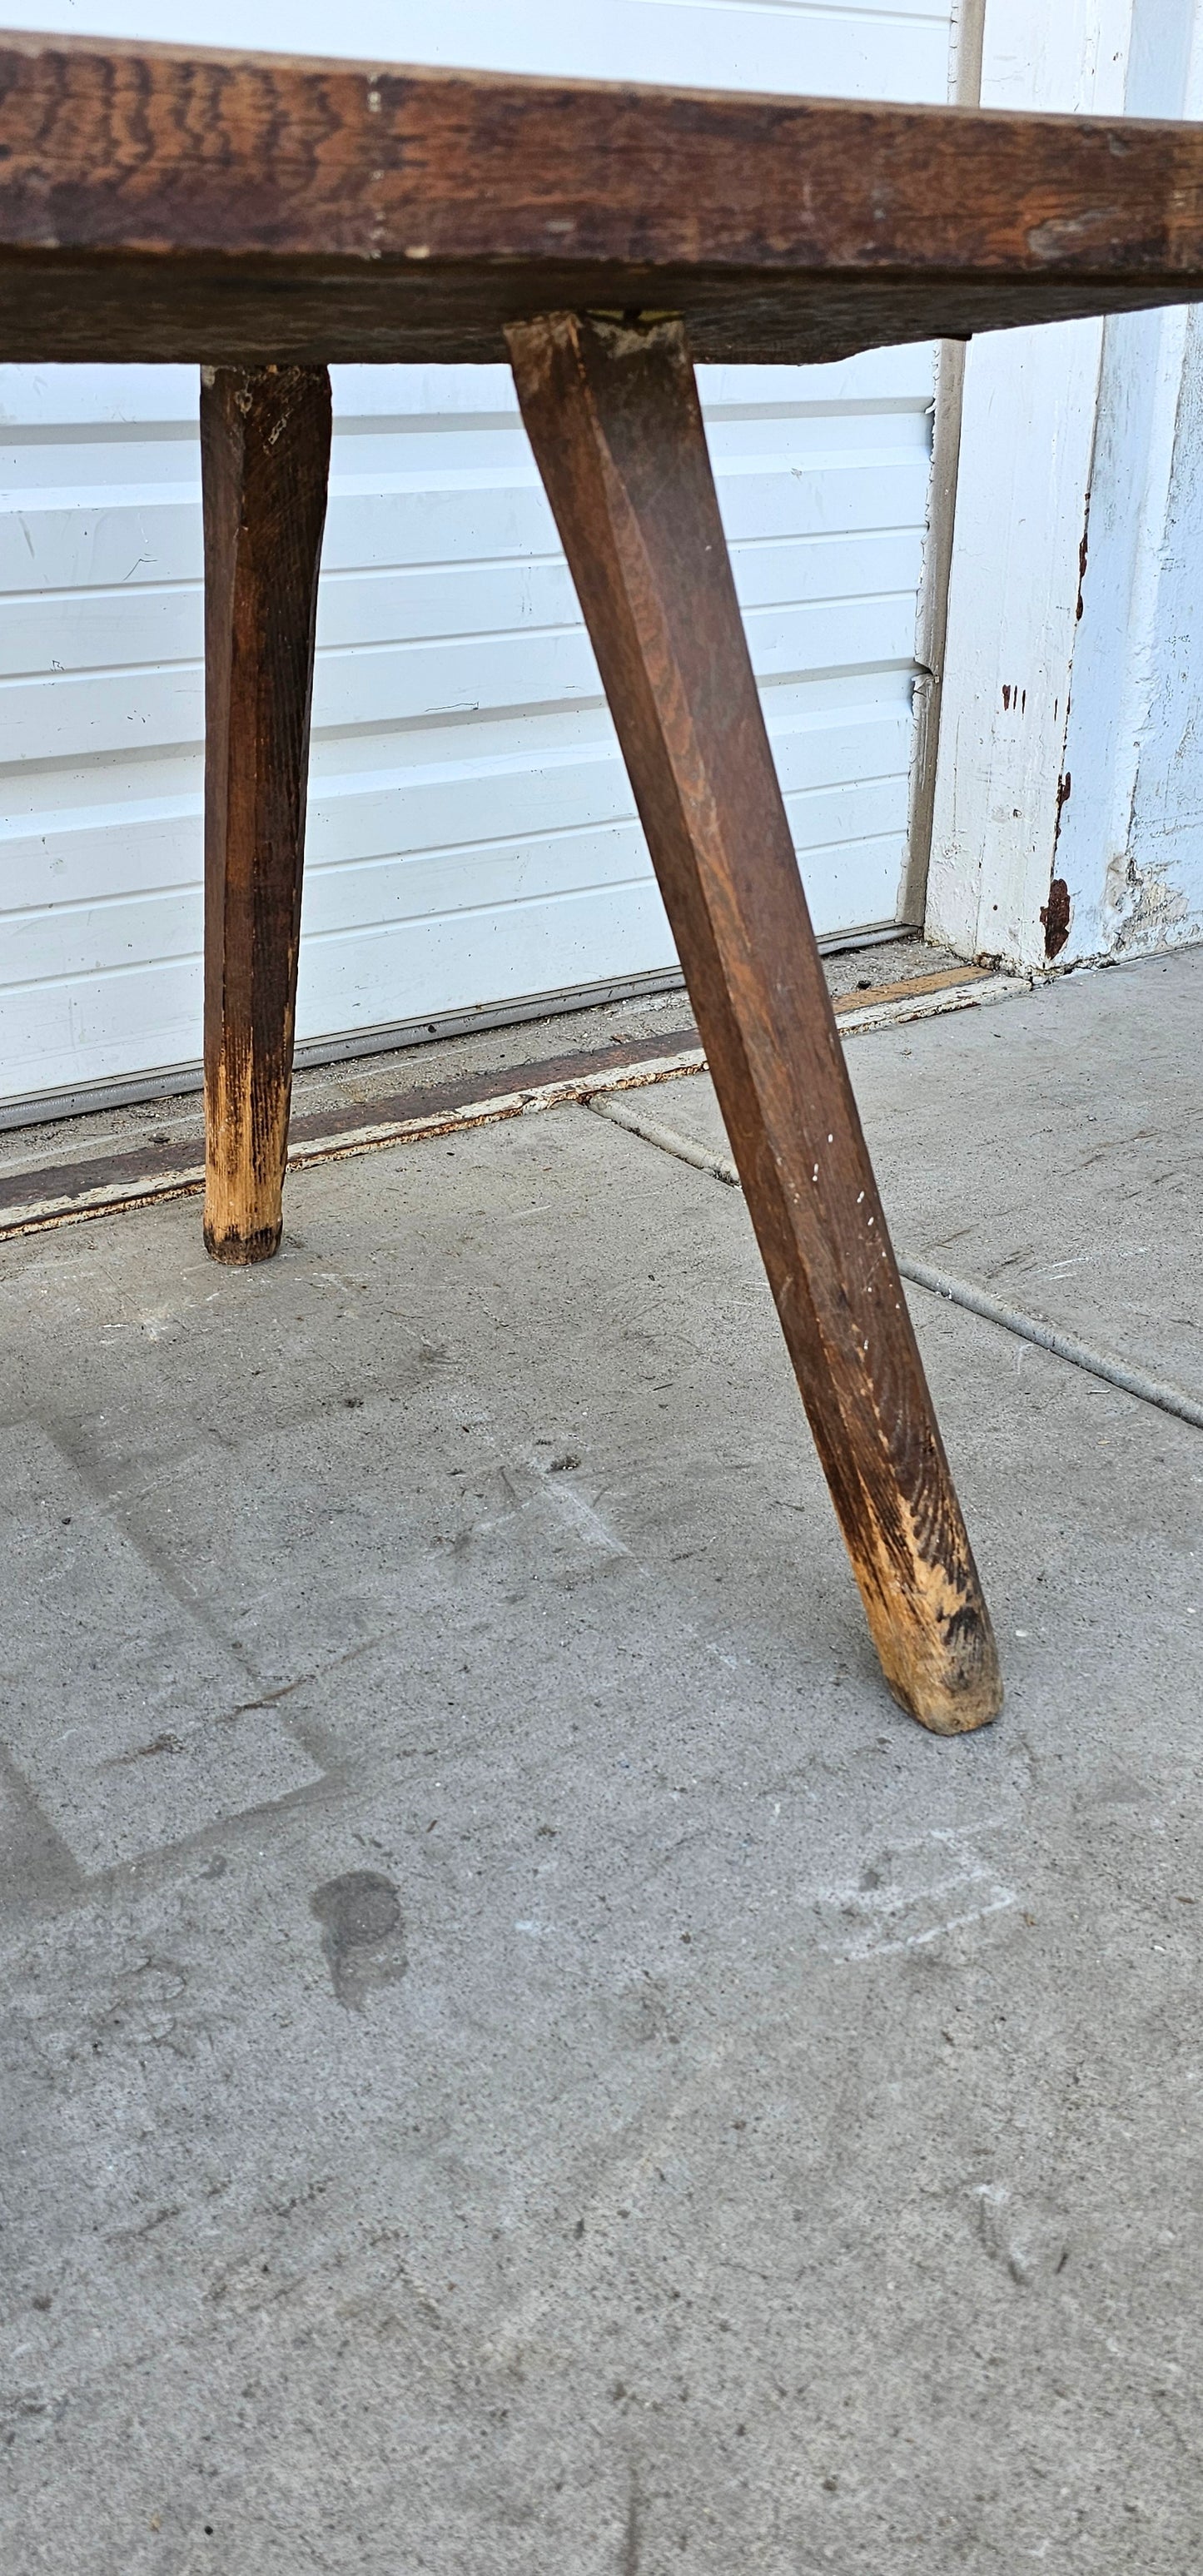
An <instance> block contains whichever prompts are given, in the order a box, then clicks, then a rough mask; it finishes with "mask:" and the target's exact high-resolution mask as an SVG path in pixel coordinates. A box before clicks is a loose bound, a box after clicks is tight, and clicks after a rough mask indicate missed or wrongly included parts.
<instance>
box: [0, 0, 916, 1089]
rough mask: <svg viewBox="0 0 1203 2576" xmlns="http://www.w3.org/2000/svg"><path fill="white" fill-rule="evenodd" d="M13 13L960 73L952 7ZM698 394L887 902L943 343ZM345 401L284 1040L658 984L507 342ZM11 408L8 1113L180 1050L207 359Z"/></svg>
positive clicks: (192, 923) (773, 718)
mask: <svg viewBox="0 0 1203 2576" xmlns="http://www.w3.org/2000/svg"><path fill="white" fill-rule="evenodd" d="M148 9H149V11H150V13H151V15H150V17H149V18H148V14H147V12H148ZM19 15H20V17H21V21H22V23H23V24H26V25H30V26H39V27H47V28H55V27H62V28H69V29H70V31H71V32H72V33H76V32H86V31H89V30H90V31H93V32H107V33H109V34H114V35H117V34H132V35H141V36H149V35H152V34H153V35H155V36H157V37H160V38H190V39H193V40H201V39H202V38H203V40H204V41H206V42H209V43H229V44H234V43H242V44H248V43H251V44H254V43H257V44H261V45H281V44H284V43H287V45H288V48H289V50H293V51H300V50H310V51H314V52H318V51H322V50H325V51H334V50H338V51H340V52H343V53H360V54H362V53H372V52H379V53H380V54H381V55H382V56H384V57H386V58H388V57H400V56H404V55H406V54H408V55H409V56H411V57H412V58H415V59H424V60H438V61H446V62H473V61H475V62H480V63H488V64H491V65H494V66H496V67H498V68H501V69H515V70H557V71H566V72H570V73H581V74H590V75H602V74H605V75H610V76H614V77H619V76H631V77H641V78H649V79H661V80H668V79H674V78H676V79H683V78H688V79H689V80H691V81H696V82H712V83H715V84H723V85H726V86H732V87H734V86H741V87H753V88H766V89H767V88H775V89H779V90H796V91H805V90H810V91H814V92H819V91H826V92H832V93H834V92H840V93H850V94H860V95H868V96H872V95H878V96H893V97H904V98H906V97H909V98H924V97H926V98H933V97H942V96H943V95H945V92H946V85H947V65H948V43H949V28H948V7H947V5H946V0H902V5H897V0H895V5H894V6H892V7H891V9H890V10H889V11H888V12H886V11H884V10H881V9H879V8H876V7H874V8H867V7H859V6H856V5H843V6H831V5H829V6H825V7H818V6H816V7H811V6H809V5H805V0H797V5H790V4H789V0H776V5H774V6H771V7H767V6H766V7H762V6H760V5H759V0H709V5H707V0H594V5H593V7H592V8H591V9H590V10H589V11H588V12H587V13H583V15H584V16H585V17H586V19H587V23H586V24H585V25H584V26H583V27H581V28H579V29H573V28H571V27H568V28H566V27H565V26H563V25H562V24H561V18H562V16H566V15H567V13H561V12H560V11H558V10H557V9H554V8H552V7H550V6H548V5H547V0H526V5H518V0H515V5H513V6H509V7H506V6H500V5H497V6H484V5H475V0H439V6H438V8H437V9H436V8H435V7H434V0H428V5H426V6H423V7H422V8H413V9H409V10H404V11H403V10H400V9H398V8H397V7H396V6H395V5H385V0H380V5H375V6H373V5H372V4H371V0H346V5H344V6H343V7H342V8H341V9H340V10H338V11H335V10H334V9H333V8H332V7H331V6H330V0H308V5H303V0H297V5H292V6H290V7H289V8H288V10H287V12H285V11H284V10H283V9H281V8H279V7H277V6H275V5H272V0H240V5H238V6H234V5H232V0H226V5H224V6H223V5H213V0H210V5H209V6H208V7H207V8H206V9H205V11H204V14H203V26H202V25H201V24H200V23H198V15H197V11H196V8H195V5H192V6H188V5H186V0H143V5H142V6H141V7H138V6H136V5H131V0H126V5H124V6H122V5H119V0H108V5H105V6H103V7H102V8H100V9H98V10H95V11H88V10H86V9H85V8H84V7H83V6H75V7H67V6H65V5H64V0H57V6H56V5H49V4H48V5H46V6H44V7H43V8H41V9H40V10H39V9H38V8H36V7H34V6H31V5H26V6H25V7H23V8H22V10H21V11H20V12H19ZM285 17H286V18H287V28H286V30H285V28H284V26H283V21H284V19H285ZM432 23H433V24H434V25H435V26H436V27H437V41H433V40H432V38H431V33H430V28H431V24H432ZM703 390H704V394H705V399H706V410H707V420H708V425H709V431H710V437H711V443H712V449H713V453H714V459H715V464H716V468H717V471H718V479H719V491H720V497H721V501H722V507H723V514H724V519H725V523H726V526H727V531H728V534H729V537H730V539H731V542H732V547H733V553H734V561H735V569H736V579H737V583H738V586H739V591H740V597H741V600H742V603H743V606H744V609H745V613H746V616H747V621H748V630H749V636H750V640H751V646H752V653H753V659H754V662H755V666H756V670H757V673H758V676H759V678H760V680H761V683H762V689H763V695H764V703H765V708H766V712H767V716H768V721H769V726H770V731H771V733H772V737H773V742H774V747H775V750H776V753H777V758H778V763H779V766H780V770H781V775H782V782H783V786H784V788H785V792H786V797H787V801H788V805H789V811H790V816H791V820H792V823H793V828H794V834H795V839H796V843H797V847H798V852H799V859H800V863H801V866H802V869H803V874H804V876H805V879H806V884H807V888H808V892H809V894H810V897H811V902H812V906H813V909H814V912H815V916H816V922H817V926H818V928H819V930H820V931H821V932H824V933H827V934H834V933H836V932H846V931H849V930H852V929H855V928H858V927H862V926H876V925H880V924H882V923H885V922H889V921H892V920H894V919H896V918H897V916H898V906H899V902H900V893H901V887H902V881H903V871H904V861H905V851H906V830H907V808H908V779H909V769H910V762H911V754H912V744H913V720H912V712H911V694H912V681H913V675H914V650H915V613H916V593H917V586H918V581H919V576H920V556H921V548H922V540H923V527H924V518H925V510H926V499H927V483H928V465H929V446H930V420H929V413H930V405H931V397H932V361H931V352H930V351H929V350H918V351H916V350H907V351H902V352H880V351H879V352H874V353H872V354H871V355H869V356H866V357H863V358H859V359H854V360H851V361H848V362H846V363H845V364H844V365H842V366H839V367H834V368H823V369H813V370H811V369H803V368H778V369H768V370H766V369H732V368H716V369H709V370H707V371H705V374H704V378H703ZM335 416H336V437H335V452H334V462H333V473H332V483H331V498H330V513H329V520H328V524H327V535H326V544H325V551H324V555H323V580H322V592H321V610H320V617H319V630H318V642H319V654H318V669H317V677H316V685H315V696H314V731H313V754H312V774H311V787H310V830H309V846H308V862H307V880H306V893H305V907H304V920H303V936H302V963H301V985H300V997H299V1006H298V1036H299V1040H300V1045H301V1051H302V1053H303V1054H307V1055H309V1056H310V1057H313V1056H317V1055H322V1054H335V1053H339V1052H342V1051H344V1050H345V1051H348V1052H349V1051H352V1050H355V1051H359V1050H363V1049H365V1048H367V1047H369V1046H371V1045H374V1044H383V1043H387V1042H389V1040H390V1039H391V1038H392V1037H394V1036H395V1035H396V1033H397V1032H398V1031H400V1030H416V1029H418V1028H426V1027H429V1026H447V1025H449V1024H452V1025H453V1024H455V1023H457V1022H462V1021H463V1020H464V1019H465V1018H467V1017H468V1016H472V1017H475V1018H487V1017H488V1016H490V1015H492V1016H498V1017H499V1016H503V1015H504V1016H507V1017H508V1016H512V1015H513V1014H514V1013H515V1011H516V1010H517V1009H519V1008H520V1007H522V1006H524V1005H527V1006H530V1007H532V1008H537V1007H546V1006H547V1003H548V1001H549V999H550V998H551V997H553V996H556V995H561V994H563V993H566V992H571V993H579V992H581V991H583V990H589V989H593V988H602V989H607V988H608V989H611V990H612V989H614V987H616V986H618V987H630V986H632V985H638V983H639V982H640V981H641V980H645V979H646V980H649V981H652V982H655V981H663V980H665V978H666V976H667V975H669V974H670V973H671V972H672V969H673V965H674V959H673V951H672V944H671V941H670V939H669V935H668V928H667V924H666V922H665V919H664V915H663V911H662V909H661V906H660V902H659V897H658V895H657V893H656V889H655V885H654V881H653V879H652V877H651V873H650V869H649V866H648V861H647V855H646V851H645V848H644V845H643V841H642V836H641V834H640V831H639V827H638V824H637V822H636V820H635V816H634V810H633V805H632V800H631V796H630V791H629V789H628V787H627V784H626V780H625V776H624V773H623V770H622V765H621V761H620V759H619V756H618V752H617V749H616V746H615V742H614V737H613V733H612V729H611V726H610V722H609V718H608V715H607V712H606V708H605V705H604V701H603V699H602V696H601V691H600V684H599V681H598V677H597V672H596V668H595V665H594V663H593V659H592V655H591V653H590V650H589V647H588V644H587V641H586V639H585V636H584V633H583V630H582V628H581V626H580V622H579V619H578V617H577V613H576V607H575V601H574V598H573V595H572V591H571V587H570V585H569V582H568V577H567V573H566V571H565V568H564V565H563V561H562V558H561V556H560V554H559V550H558V547H557V545H556V541H555V536H554V531H553V528H552V523H551V518H550V513H549V512H548V509H547V506H546V503H545V501H544V499H543V496H542V492H541V489H540V486H539V483H538V479H537V476H536V474H535V471H534V467H533V464H532V461H531V458H530V452H529V449H528V447H527V444H526V440H525V436H524V433H523V431H522V428H521V424H520V422H519V420H518V417H517V412H516V408H515V405H514V400H513V394H512V390H511V387H510V384H509V379H508V376H507V374H506V372H505V371H504V370H503V369H501V368H481V369H470V368H464V369H435V368H379V369H370V368H342V369H339V370H337V371H336V374H335ZM0 422H2V423H3V424H5V425H4V426H3V427H0V448H2V450H3V467H2V474H3V485H4V488H3V491H2V492H0V693H2V696H3V707H4V715H5V723H4V731H3V754H4V757H3V763H2V764H0V805H2V808H3V811H2V814H0V907H2V912H0V918H2V924H3V941H2V948H0V1103H4V1104H7V1116H8V1117H10V1118H11V1117H12V1116H13V1115H15V1114H17V1113H18V1107H19V1104H22V1103H27V1102H35V1103H36V1104H37V1105H38V1107H39V1108H40V1109H41V1110H42V1111H48V1110H49V1109H51V1108H53V1107H59V1106H65V1105H66V1104H67V1102H68V1101H72V1100H74V1099H76V1098H78V1099H79V1100H80V1102H81V1104H82V1103H83V1102H84V1101H85V1100H96V1099H99V1098H101V1097H103V1096H105V1095H108V1096H126V1097H128V1096H131V1095H132V1094H134V1093H136V1092H137V1091H140V1090H142V1091H147V1090H153V1089H157V1088H161V1087H162V1086H163V1084H164V1083H165V1081H167V1080H170V1079H180V1078H182V1077H185V1076H186V1075H187V1073H188V1072H189V1071H191V1070H192V1069H194V1068H195V1066H196V1064H197V1061H198V1058H199V1053H200V943H201V900H200V874H201V810H200V791H201V730H202V717H203V677H202V670H201V660H200V652H201V593H200V571H201V535H200V496H199V465H198V454H197V441H196V382H195V377H194V375H193V373H192V371H190V370H187V369H180V368H162V369H151V368H145V369H144V368H116V367H114V368H79V369H67V368H61V369H56V368H42V369H36V370H35V369H27V368H0ZM0 1114H2V1113H0Z"/></svg>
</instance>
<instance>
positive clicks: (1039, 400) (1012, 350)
mask: <svg viewBox="0 0 1203 2576" xmlns="http://www.w3.org/2000/svg"><path fill="white" fill-rule="evenodd" d="M1201 24H1203V0H1073V5H1072V6H1067V7H1059V8H1058V9H1057V10H1056V11H1050V10H1048V9H1047V8H1046V7H1045V6H1044V5H1043V0H987V8H986V20H985V47H984V63H983V89H982V96H983V102H984V103H985V104H986V105H990V106H1018V105H1024V106H1030V107H1048V108H1069V109H1076V110H1085V109H1090V108H1093V109H1095V110H1100V111H1105V112H1108V113H1113V114H1118V113H1127V114H1131V115H1157V116H1182V115H1188V116H1192V117H1198V116H1200V115H1201V114H1203V63H1201V55H1203V46H1201V43H1200V26H1201ZM1201 561H1203V344H1201V340H1200V315H1199V312H1197V311H1196V312H1192V311H1190V310H1189V309H1186V308H1178V309H1172V310H1170V311H1167V312H1164V313H1150V314H1135V315H1122V316H1119V317H1117V318H1115V319H1114V320H1111V321H1108V322H1107V323H1105V324H1104V323H1102V322H1083V323H1073V324H1069V325H1066V326H1062V327H1059V328H1053V329H1049V328H1046V329H1042V330H1039V331H1019V332H1004V333H998V334H991V335H989V336H988V337H983V338H981V339H980V340H977V341H975V342H974V343H973V344H972V347H971V349H970V353H969V358H968V363H967V369H966V391H965V411H964V422H963V432H962V443H961V472H960V480H959V488H958V494H957V508H956V533H955V540H954V546H953V560H952V575H951V583H950V594H949V621H948V644H947V659H946V666H945V685H944V700H943V717H942V728H941V736H940V745H939V753H938V761H937V776H936V797H935V828H934V832H933V845H932V865H931V872H930V877H929V885H928V927H929V931H930V933H931V935H932V936H934V937H936V938H942V939H946V940H947V941H948V942H949V943H950V945H952V946H953V947H955V948H957V949H959V950H961V951H962V952H963V953H964V954H965V955H967V956H973V955H979V954H985V955H990V956H1001V957H1002V958H1003V959H1004V960H1005V961H1007V962H1008V963H1011V964H1014V965H1017V966H1021V967H1030V968H1036V969H1043V968H1044V967H1046V965H1047V964H1048V963H1049V962H1050V960H1049V956H1048V953H1047V952H1048V937H1047V924H1046V922H1045V921H1044V920H1042V917H1041V916H1042V913H1047V910H1048V906H1049V893H1050V885H1051V882H1052V880H1053V879H1054V878H1056V879H1058V880H1059V881H1061V882H1063V883H1064V885H1065V887H1066V888H1067V890H1068V895H1069V904H1070V923H1069V935H1068V938H1067V939H1066V940H1065V941H1064V944H1063V945H1062V946H1061V947H1060V948H1059V949H1058V950H1057V953H1056V954H1057V963H1058V964H1059V965H1061V966H1067V965H1071V964H1074V963H1077V962H1079V961H1081V960H1084V959H1086V958H1089V957H1094V956H1100V955H1111V954H1117V953H1121V952H1126V953H1136V952H1138V951H1140V950H1141V949H1147V948H1153V947H1158V946H1161V945H1163V944H1165V943H1166V942H1167V941H1174V940H1182V939H1192V938H1199V937H1200V936H1203V744H1200V742H1199V739H1198V722H1197V703H1198V693H1199V684H1200V673H1201V667H1203V663H1201V653H1200V645H1199V643H1198V642H1197V640H1196V637H1197V631H1198V626H1199V619H1198V613H1197V608H1196V592H1197V588H1198V570H1197V567H1198V565H1199V563H1200V562H1201Z"/></svg>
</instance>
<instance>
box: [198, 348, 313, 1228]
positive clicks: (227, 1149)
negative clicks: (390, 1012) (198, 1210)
mask: <svg viewBox="0 0 1203 2576" xmlns="http://www.w3.org/2000/svg"><path fill="white" fill-rule="evenodd" d="M329 461H330V379H329V376H328V374H327V372H326V370H325V368H324V367H213V368H206V369H204V371H203V373H202V377H201V470H202V480H203V490H204V516H205V1125H206V1159H205V1244H206V1247H207V1249H208V1250H209V1251H210V1252H211V1253H212V1254H213V1257H214V1259H215V1260H216V1261H231V1262H247V1261H266V1260H268V1259H269V1258H270V1256H271V1254H272V1253H273V1252H275V1250H276V1248H277V1246H278V1244H279V1241H280V1228H281V1191H282V1188H283V1181H284V1167H285V1162H286V1159H287V1153H288V1111H289V1101H290V1097H291V1091H292V1047H293V1021H294V1016H295V1009H296V987H297V946H298V940H299V935H300V918H301V866H302V859H303V854H304V840H305V795H306V782H307V769H308V760H309V707H310V697H311V693H312V685H313V639H314V628H315V622H316V616H317V580H318V559H319V556H320V553H321V542H322V524H323V521H324V518H325V513H326V483H327V475H328V469H329Z"/></svg>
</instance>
